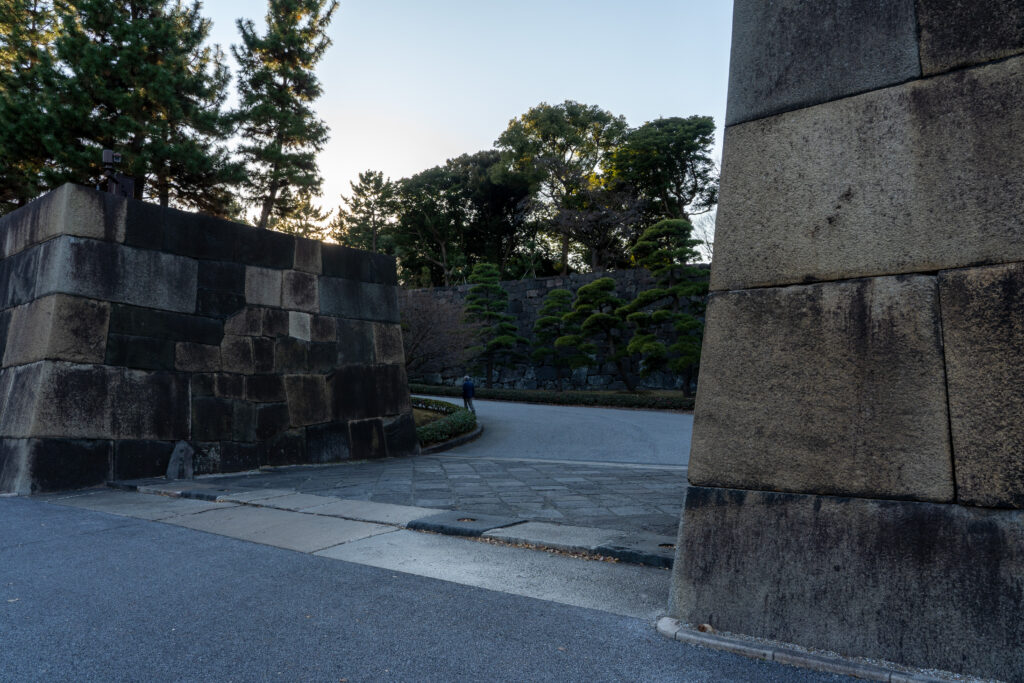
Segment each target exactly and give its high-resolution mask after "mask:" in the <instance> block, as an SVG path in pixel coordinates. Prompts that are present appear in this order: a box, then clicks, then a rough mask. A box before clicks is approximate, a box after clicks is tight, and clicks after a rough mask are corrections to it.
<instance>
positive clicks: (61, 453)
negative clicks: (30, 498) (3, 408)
mask: <svg viewBox="0 0 1024 683" xmlns="http://www.w3.org/2000/svg"><path fill="white" fill-rule="evenodd" d="M6 444H11V445H13V446H14V448H13V449H11V450H13V451H14V452H15V453H16V452H17V451H19V450H20V451H21V452H22V453H21V454H18V455H16V456H15V458H16V459H13V460H12V463H11V464H12V465H14V468H15V469H16V468H19V467H20V468H23V469H22V471H21V472H20V473H18V474H17V475H15V477H14V478H15V479H17V480H19V481H20V484H19V486H20V490H12V492H15V493H21V494H30V493H47V492H50V491H64V490H68V489H78V488H85V487H87V486H96V485H97V484H102V483H103V482H104V481H106V479H107V478H108V477H109V476H110V464H111V458H112V445H111V442H110V441H88V440H79V439H25V440H14V441H9V440H7V439H0V490H3V483H2V482H3V480H4V478H5V477H6V476H8V475H7V473H5V472H4V470H5V469H6V467H5V463H4V459H5V455H6V453H5V452H8V453H9V452H11V450H8V448H9V447H8V448H5V447H4V446H5V445H6ZM19 456H20V457H19ZM19 460H20V462H19ZM12 474H13V472H12ZM12 489H13V487H12Z"/></svg>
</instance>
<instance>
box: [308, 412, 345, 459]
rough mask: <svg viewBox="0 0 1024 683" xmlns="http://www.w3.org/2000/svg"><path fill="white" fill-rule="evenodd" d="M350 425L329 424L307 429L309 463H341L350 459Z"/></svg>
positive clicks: (340, 423) (342, 423) (341, 423)
mask: <svg viewBox="0 0 1024 683" xmlns="http://www.w3.org/2000/svg"><path fill="white" fill-rule="evenodd" d="M349 455H350V453H349V447H348V424H347V423H345V422H328V423H326V424H321V425H314V426H312V427H307V428H306V457H307V459H308V461H309V462H319V463H326V462H341V461H343V460H348V459H349Z"/></svg>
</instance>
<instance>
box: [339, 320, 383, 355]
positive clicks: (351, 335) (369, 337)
mask: <svg viewBox="0 0 1024 683" xmlns="http://www.w3.org/2000/svg"><path fill="white" fill-rule="evenodd" d="M337 335H338V363H339V364H340V365H368V364H370V363H374V362H375V361H376V353H375V347H376V343H375V339H374V329H373V323H368V322H365V321H363V320H344V319H338V320H337Z"/></svg>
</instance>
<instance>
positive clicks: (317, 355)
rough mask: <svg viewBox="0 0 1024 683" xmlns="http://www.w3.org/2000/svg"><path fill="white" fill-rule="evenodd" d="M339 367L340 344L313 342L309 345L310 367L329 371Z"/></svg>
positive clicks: (323, 371)
mask: <svg viewBox="0 0 1024 683" xmlns="http://www.w3.org/2000/svg"><path fill="white" fill-rule="evenodd" d="M336 367H338V345H337V344H335V343H333V342H313V343H312V344H310V345H309V369H310V370H311V371H312V372H320V373H328V372H331V371H332V370H334V369H335V368H336Z"/></svg>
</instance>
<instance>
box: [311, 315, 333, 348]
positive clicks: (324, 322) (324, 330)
mask: <svg viewBox="0 0 1024 683" xmlns="http://www.w3.org/2000/svg"><path fill="white" fill-rule="evenodd" d="M310 335H311V337H312V340H313V341H314V342H333V341H337V339H338V322H337V318H332V317H331V316H329V315H314V316H313V321H312V323H310Z"/></svg>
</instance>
